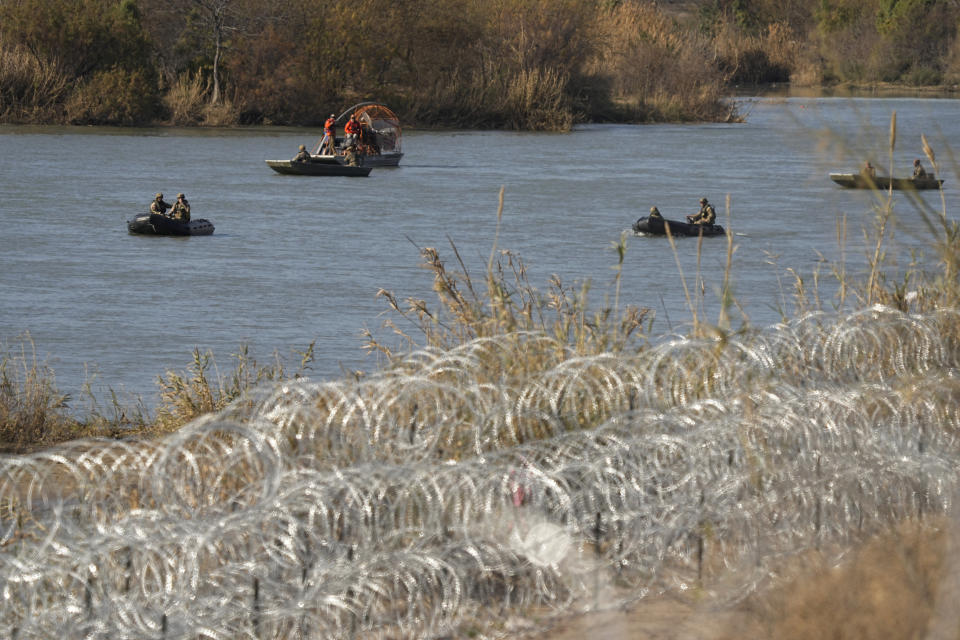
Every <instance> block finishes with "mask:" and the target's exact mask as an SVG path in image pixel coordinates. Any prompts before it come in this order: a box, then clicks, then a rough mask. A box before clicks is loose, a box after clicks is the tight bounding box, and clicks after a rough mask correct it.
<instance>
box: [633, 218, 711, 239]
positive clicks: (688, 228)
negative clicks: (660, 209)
mask: <svg viewBox="0 0 960 640" xmlns="http://www.w3.org/2000/svg"><path fill="white" fill-rule="evenodd" d="M667 225H670V234H671V235H674V236H694V237H696V236H699V235H704V236H722V235H723V234H725V233H726V231H724V229H723V227H722V226H720V225H719V224H690V223H689V222H680V221H678V220H666V219H664V218H650V217H649V216H644V217H642V218H640V219H639V220H637V221H636V222H634V223H633V232H634V233H638V234H642V235H646V236H663V235H666V234H667V230H666V228H665V227H666V226H667Z"/></svg>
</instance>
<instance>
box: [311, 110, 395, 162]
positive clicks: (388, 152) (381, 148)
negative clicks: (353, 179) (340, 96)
mask: <svg viewBox="0 0 960 640" xmlns="http://www.w3.org/2000/svg"><path fill="white" fill-rule="evenodd" d="M351 114H353V115H356V116H357V120H358V121H359V122H360V136H359V142H358V147H359V149H358V155H359V156H360V157H361V158H362V160H361V164H362V165H363V166H364V167H395V166H397V165H398V164H400V158H402V157H403V152H402V151H401V150H400V133H401V132H400V119H399V118H398V117H397V114H395V113H394V112H393V111H391V110H390V109H389V108H388V107H387V106H386V105H383V104H380V103H379V102H360V103H358V104H355V105H353V106H352V107H350V108H349V109H347V110H346V111H344V112H343V113H341V114H340V115H339V116H338V117H337V119H336V126H337V127H338V128H341V129H342V128H343V126H344V125H345V124H346V123H347V120H349V119H350V115H351ZM322 142H323V139H322V138H321V139H320V141H318V142H317V144H316V146H315V147H314V149H313V150H312V151H311V152H310V153H311V155H312V156H313V157H314V158H315V159H317V160H321V161H322V160H337V161H341V160H342V159H343V151H344V142H343V138H341V137H337V138H336V140H335V144H334V147H335V153H334V154H329V153H324V152H325V151H326V150H325V149H321V145H322Z"/></svg>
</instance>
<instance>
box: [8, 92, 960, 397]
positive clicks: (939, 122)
mask: <svg viewBox="0 0 960 640" xmlns="http://www.w3.org/2000/svg"><path fill="white" fill-rule="evenodd" d="M738 101H739V105H740V112H741V114H742V115H743V116H744V117H745V120H744V122H741V123H729V124H664V125H642V126H628V125H588V126H581V127H577V128H576V129H575V130H574V131H573V132H571V133H565V134H551V133H519V132H486V131H484V132H481V131H450V132H435V131H416V130H408V131H405V133H404V138H403V150H404V152H405V154H406V155H405V157H404V158H403V160H402V162H401V164H400V166H399V167H396V168H378V169H374V171H373V172H372V173H371V175H370V177H369V178H330V177H323V178H320V177H297V176H282V175H279V174H276V173H274V172H272V171H271V170H270V169H269V168H268V167H267V166H266V164H265V163H264V162H263V161H264V159H268V158H270V159H274V158H288V157H291V156H293V155H294V153H295V152H296V148H297V145H298V144H300V143H303V144H306V145H308V146H309V145H311V144H313V143H314V142H315V141H316V140H318V139H319V137H320V135H321V131H320V130H319V129H289V128H282V129H281V128H255V129H214V130H206V129H114V128H109V129H108V128H96V127H93V128H75V127H74V128H67V127H16V126H0V176H2V181H0V223H2V231H0V345H2V346H3V347H5V348H8V349H9V348H19V347H18V345H20V344H22V343H23V341H24V339H25V337H26V336H29V339H30V340H31V341H32V343H33V344H34V345H35V347H36V350H37V354H38V356H39V357H40V358H41V359H42V360H44V361H45V362H46V363H47V364H49V365H50V366H51V367H52V368H53V370H54V371H55V372H56V376H57V384H58V386H59V388H60V389H61V390H62V391H65V392H68V393H71V394H73V395H77V394H78V393H79V392H80V390H81V388H82V385H83V383H84V382H85V381H86V382H89V383H90V384H91V387H92V388H93V390H94V391H95V392H96V393H105V392H106V390H108V389H113V390H114V391H116V392H118V393H119V394H120V395H121V396H126V395H130V396H135V397H136V396H139V397H141V398H142V399H143V400H144V402H145V403H146V404H147V405H148V406H151V405H153V404H155V403H156V402H157V392H158V387H157V384H156V381H157V378H158V376H160V375H161V374H163V373H164V372H166V371H170V370H173V371H178V372H183V371H185V370H186V368H187V367H188V366H189V364H190V362H191V360H192V357H191V352H192V350H193V349H194V348H199V349H200V350H201V351H206V350H211V351H212V352H213V353H214V355H215V357H216V361H217V363H218V365H219V366H220V368H221V370H222V371H227V370H230V369H232V362H231V358H230V356H231V354H235V353H237V352H238V350H239V349H240V347H241V346H242V345H247V346H248V347H249V349H250V352H251V353H252V354H253V355H254V356H255V357H256V358H257V359H258V360H260V361H261V362H268V361H270V359H271V357H272V355H273V354H278V355H279V356H280V357H281V359H283V360H284V361H285V362H286V363H287V365H288V368H295V367H296V363H297V361H298V357H297V355H296V351H302V350H304V349H305V348H306V347H307V345H309V344H310V343H311V342H315V361H314V362H313V363H312V365H311V369H310V375H312V376H315V377H317V378H332V377H340V376H341V375H343V373H344V371H349V370H356V369H363V370H370V369H372V368H374V367H376V366H377V361H376V359H375V358H374V357H373V356H368V355H366V354H365V353H364V351H363V349H362V348H361V346H362V344H363V340H362V337H361V332H362V330H363V329H365V328H366V329H370V330H371V331H373V332H374V334H375V335H377V336H378V337H381V338H383V339H385V340H387V341H388V342H390V341H391V334H390V332H389V331H386V330H383V329H381V323H382V322H383V320H384V319H385V317H390V316H385V315H384V312H385V311H386V310H387V306H386V304H385V302H384V300H383V299H382V298H377V295H376V294H377V291H378V290H379V289H381V288H382V289H386V290H389V291H392V292H394V293H395V294H396V295H397V296H398V297H399V298H401V299H403V298H406V297H408V296H413V297H420V298H425V299H426V300H427V301H428V303H432V301H433V296H432V294H431V292H430V285H431V280H430V276H429V273H428V272H426V271H424V270H423V269H422V268H420V267H419V266H418V265H419V261H420V259H419V249H418V247H426V246H432V247H436V248H437V249H439V251H440V254H441V257H442V258H444V259H445V260H446V261H447V263H448V264H449V265H451V266H452V267H456V266H457V264H456V259H455V256H454V255H453V253H452V250H451V248H450V245H451V242H452V243H453V244H455V245H456V247H457V249H458V251H459V253H460V255H461V257H462V258H463V260H464V262H465V263H466V265H467V267H468V269H469V270H470V271H471V273H472V275H473V276H474V277H475V278H477V279H478V281H481V282H482V275H483V272H484V269H485V266H486V263H487V260H488V258H489V256H490V252H491V248H492V247H493V245H494V241H495V240H496V243H497V247H498V248H500V249H509V250H511V251H512V252H514V253H517V254H519V255H520V256H521V257H522V258H523V259H524V261H525V263H526V264H527V266H528V278H529V280H530V282H531V284H533V285H534V286H535V287H537V288H538V289H540V290H541V291H546V290H547V288H548V279H549V277H550V276H551V274H557V275H559V276H560V277H561V278H562V279H563V281H564V282H565V283H567V284H570V285H572V284H574V282H576V281H584V280H590V281H591V282H592V289H591V292H592V293H591V299H592V301H593V303H594V305H595V306H599V305H600V304H602V303H603V301H604V299H605V298H609V299H610V300H613V298H614V287H613V281H614V276H615V275H616V273H617V272H616V270H615V269H614V267H615V266H616V264H617V253H616V251H615V250H614V248H613V244H614V243H615V242H617V241H618V239H619V238H620V237H621V234H622V233H623V232H624V231H627V230H629V227H630V224H631V223H632V222H633V221H634V220H636V218H637V217H639V216H641V215H645V214H646V212H647V211H648V210H649V208H650V206H651V205H656V206H658V207H659V209H660V211H661V212H662V213H663V214H664V216H665V217H667V218H677V219H682V217H683V216H684V215H686V214H688V213H693V212H694V211H695V210H696V209H697V208H698V204H697V201H698V199H699V198H700V197H701V196H706V197H708V198H709V199H710V201H711V202H712V203H713V204H714V205H715V207H716V209H717V213H718V218H719V221H720V222H721V223H722V224H724V225H725V226H727V227H728V228H729V229H731V230H732V231H733V232H734V243H735V249H736V250H735V252H734V255H733V267H732V277H733V286H734V295H735V297H736V300H737V305H738V307H739V309H740V312H737V313H736V314H735V317H734V324H735V326H738V325H740V324H741V323H743V322H749V323H750V324H752V325H755V326H765V325H768V324H771V323H775V322H777V321H778V320H780V318H781V311H786V312H787V313H789V312H791V311H792V309H793V303H792V290H793V278H792V273H797V274H800V275H802V276H803V277H804V281H805V283H806V285H807V286H813V282H814V280H815V278H814V273H815V272H817V271H819V272H820V285H819V286H820V288H821V293H820V297H821V299H822V302H823V304H824V307H825V308H828V309H831V308H832V305H833V304H834V302H835V299H834V296H833V291H834V288H833V286H832V285H831V284H830V282H829V280H830V278H829V277H828V276H829V274H830V272H831V264H833V263H836V262H842V263H843V264H845V266H846V268H847V270H848V271H850V272H854V273H856V272H858V271H859V272H862V270H863V269H864V267H865V265H866V258H865V255H866V253H868V252H870V251H872V245H871V243H870V242H869V241H868V240H866V239H865V237H864V230H865V229H869V228H870V227H871V224H872V221H873V220H874V219H875V217H876V213H875V207H876V206H877V203H878V202H879V200H878V198H877V196H876V195H872V194H871V193H869V192H866V191H852V190H845V189H843V188H841V187H839V186H837V185H835V184H834V183H833V182H831V181H830V179H829V177H828V174H829V173H830V172H834V171H844V172H846V171H855V170H856V169H857V168H858V167H859V166H860V165H861V164H862V163H863V160H864V159H865V158H870V159H872V160H873V162H874V164H875V165H877V166H878V167H880V168H881V173H889V166H890V150H889V140H890V120H891V116H892V114H893V113H894V112H896V132H897V136H896V144H895V147H894V150H893V153H892V156H893V164H894V169H895V173H896V174H897V175H901V174H908V173H909V171H910V165H911V163H912V161H913V159H914V158H916V157H919V158H921V159H923V162H924V164H925V166H926V167H927V169H928V170H929V169H930V168H931V166H930V162H929V161H928V160H927V159H926V157H925V156H924V154H923V152H922V143H921V135H925V136H926V139H927V141H928V142H929V144H930V146H931V147H932V148H933V150H934V152H935V153H936V157H937V161H938V163H940V164H941V165H942V166H941V177H943V178H945V179H946V183H945V188H944V194H943V196H944V197H945V199H946V203H947V207H948V208H950V209H952V203H954V202H955V201H956V197H957V195H958V192H957V185H958V184H960V178H958V171H957V163H956V162H955V161H954V159H953V156H952V151H953V150H954V149H956V148H957V147H958V145H960V117H958V116H960V102H957V101H956V100H953V99H931V98H870V99H860V98H803V97H793V98H790V97H788V98H738ZM501 188H502V189H503V190H504V208H503V218H502V223H501V228H500V234H499V237H497V232H496V229H497V202H498V194H499V192H500V190H501ZM156 191H162V192H163V193H164V195H165V197H166V199H167V201H168V202H173V201H174V200H175V197H176V193H177V192H178V191H183V192H185V193H186V195H187V197H188V199H189V200H190V202H191V204H192V207H193V217H194V218H207V219H209V220H210V221H212V222H213V223H214V224H215V225H216V232H215V233H214V235H212V236H208V237H191V238H170V237H143V236H135V235H131V234H129V233H128V232H127V228H126V222H127V220H129V219H130V218H131V217H132V216H133V215H134V214H136V213H138V212H141V211H145V210H146V208H147V206H148V205H149V202H150V200H151V199H152V197H153V195H154V193H155V192H156ZM728 203H729V204H728ZM893 204H894V211H895V213H896V215H897V220H898V221H899V223H900V224H899V225H898V228H897V230H896V232H895V236H894V243H893V244H892V245H890V249H889V251H888V255H889V257H890V259H891V260H894V261H896V264H894V265H892V266H891V267H889V270H890V271H891V273H893V274H896V273H897V272H898V271H900V270H902V269H904V268H906V267H907V265H908V264H909V261H910V260H911V259H914V258H912V257H911V252H910V250H911V248H920V249H922V250H923V251H924V252H925V253H926V257H921V258H919V259H920V260H922V261H925V262H926V263H930V262H931V260H932V256H931V255H930V254H931V253H932V251H931V250H930V248H929V247H930V243H929V240H930V235H929V233H928V232H927V231H926V230H925V228H924V226H923V224H921V219H922V216H921V215H920V213H919V212H920V210H921V208H922V207H924V206H929V207H932V208H933V209H934V210H936V211H939V210H941V208H942V205H941V194H939V193H938V192H924V193H923V194H921V196H920V197H919V199H918V198H916V197H914V198H910V197H908V196H907V195H905V194H900V193H896V194H894V197H893ZM844 217H845V218H846V220H847V224H848V232H847V238H846V241H845V242H843V243H839V242H838V237H837V222H838V220H841V219H843V218H844ZM948 217H950V218H953V217H954V216H953V213H952V211H951V213H949V214H948ZM676 247H677V250H676V253H674V251H673V250H672V249H671V248H670V245H669V243H668V242H667V240H666V239H665V238H646V237H635V236H632V235H630V236H628V237H627V251H626V255H625V259H624V263H623V268H622V282H621V288H620V297H619V300H620V304H621V305H624V304H633V305H637V306H641V307H648V308H650V309H651V310H652V311H653V312H654V313H655V320H654V323H653V331H654V332H655V333H656V332H660V333H664V332H668V331H671V330H681V329H682V328H683V326H684V325H685V324H686V323H689V322H690V319H691V317H692V313H691V311H690V307H689V306H688V302H687V298H686V295H685V293H684V287H683V278H686V280H687V282H688V284H689V285H690V293H691V295H693V296H700V295H701V292H702V303H698V304H697V306H698V308H699V311H698V313H701V314H703V315H702V317H703V316H705V317H706V319H707V320H709V321H716V319H717V317H718V314H719V310H720V307H719V302H718V296H717V293H716V292H717V289H718V288H719V287H720V285H721V284H722V281H723V273H724V268H725V264H726V261H727V243H726V241H725V239H724V238H723V237H717V238H708V239H705V240H704V241H703V245H702V251H701V252H700V254H699V256H698V250H697V249H698V243H697V240H695V239H689V238H684V239H679V240H678V241H677V245H676ZM678 263H679V264H678ZM698 273H699V274H700V275H701V277H702V280H703V285H702V287H697V286H694V285H695V280H696V279H697V274H698ZM741 312H742V313H741ZM395 319H396V318H395ZM398 324H400V326H401V327H402V328H404V329H407V330H411V331H412V330H413V328H412V327H411V326H409V325H404V324H403V323H400V322H398ZM412 335H414V336H416V333H415V332H413V334H412Z"/></svg>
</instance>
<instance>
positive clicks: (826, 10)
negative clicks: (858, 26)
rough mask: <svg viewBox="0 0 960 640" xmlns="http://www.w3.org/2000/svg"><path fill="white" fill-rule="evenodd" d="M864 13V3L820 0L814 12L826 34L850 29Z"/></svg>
mask: <svg viewBox="0 0 960 640" xmlns="http://www.w3.org/2000/svg"><path fill="white" fill-rule="evenodd" d="M862 12H863V3H862V2H858V1H857V0H839V1H838V2H836V3H834V2H831V0H820V5H819V6H818V7H817V9H816V11H815V12H814V16H815V18H816V21H817V26H818V27H819V29H820V31H821V32H823V33H826V34H830V33H837V32H839V31H843V30H844V29H848V28H850V27H851V26H852V25H853V24H855V23H856V21H857V19H858V18H860V16H861V14H862Z"/></svg>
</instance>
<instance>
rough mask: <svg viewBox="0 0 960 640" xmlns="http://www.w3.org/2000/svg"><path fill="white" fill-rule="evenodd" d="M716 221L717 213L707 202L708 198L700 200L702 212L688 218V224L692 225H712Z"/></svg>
mask: <svg viewBox="0 0 960 640" xmlns="http://www.w3.org/2000/svg"><path fill="white" fill-rule="evenodd" d="M716 220H717V212H716V211H714V210H713V205H711V204H710V203H709V202H707V199H706V198H700V211H698V212H697V213H695V214H693V215H689V216H687V222H689V223H690V224H702V225H710V224H713V223H714V222H716Z"/></svg>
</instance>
